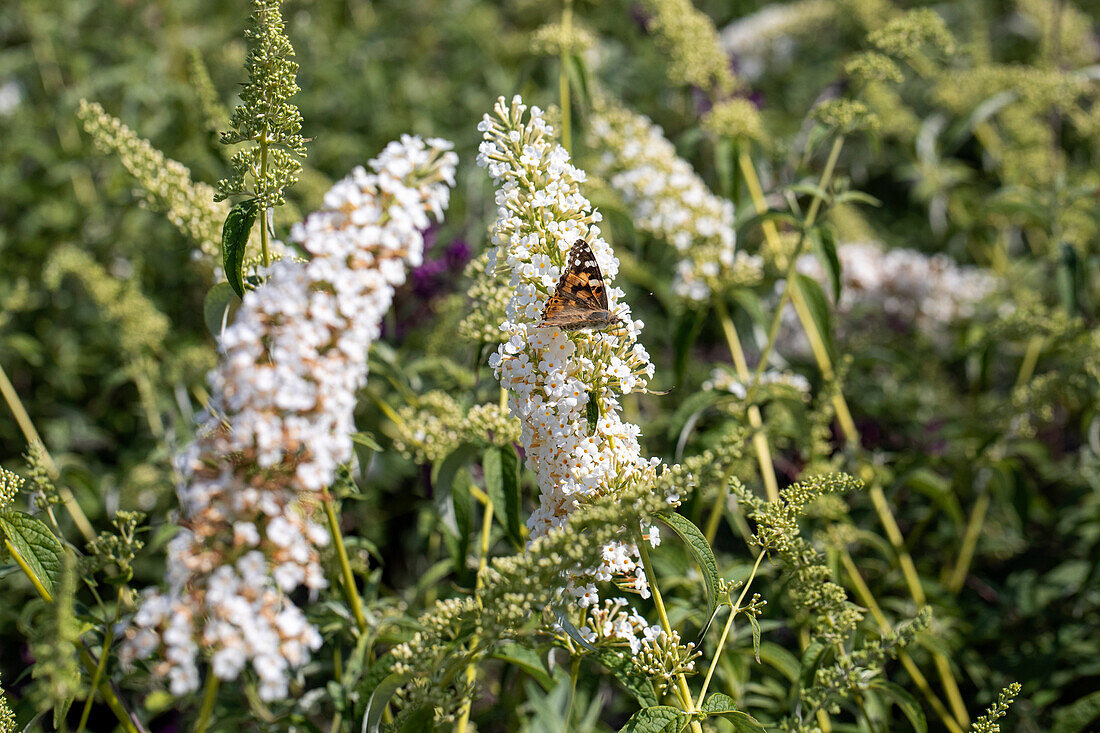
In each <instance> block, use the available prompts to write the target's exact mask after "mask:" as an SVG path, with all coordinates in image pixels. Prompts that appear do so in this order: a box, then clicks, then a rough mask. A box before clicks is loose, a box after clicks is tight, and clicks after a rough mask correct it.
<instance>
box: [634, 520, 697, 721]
mask: <svg viewBox="0 0 1100 733" xmlns="http://www.w3.org/2000/svg"><path fill="white" fill-rule="evenodd" d="M634 541H635V543H636V544H637V546H638V555H639V557H641V560H642V568H643V569H644V570H645V577H646V580H647V581H648V582H649V590H650V592H651V593H652V595H653V605H655V606H656V607H657V616H658V617H659V618H660V619H661V628H662V629H664V631H665V633H666V634H668V635H669V636H672V624H670V623H669V620H668V612H667V611H665V602H664V599H663V598H661V590H660V588H658V587H657V574H656V573H655V572H653V563H651V562H650V560H649V550H647V549H646V541H645V539H643V538H642V533H641V532H640V531H639V530H635V531H634ZM676 687H677V690H678V692H679V697H680V702H681V703H682V704H683V707H684V712H686V713H694V712H695V705H694V704H693V703H692V696H691V688H689V687H688V683H687V678H686V677H685V676H684V674H683V672H681V673H680V674H678V675H676ZM691 730H692V731H693V733H703V727H702V726H701V725H700V724H699V721H697V720H693V721H692V722H691Z"/></svg>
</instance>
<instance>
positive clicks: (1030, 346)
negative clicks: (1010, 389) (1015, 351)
mask: <svg viewBox="0 0 1100 733" xmlns="http://www.w3.org/2000/svg"><path fill="white" fill-rule="evenodd" d="M1042 352H1043V337H1042V336H1038V335H1036V336H1032V337H1031V339H1030V340H1029V341H1028V342H1027V351H1026V352H1024V360H1023V361H1022V362H1021V363H1020V372H1019V374H1017V375H1016V389H1020V388H1021V387H1023V386H1024V385H1025V384H1027V382H1028V380H1029V379H1031V375H1032V374H1034V373H1035V365H1036V364H1038V363H1039V355H1040V354H1041V353H1042Z"/></svg>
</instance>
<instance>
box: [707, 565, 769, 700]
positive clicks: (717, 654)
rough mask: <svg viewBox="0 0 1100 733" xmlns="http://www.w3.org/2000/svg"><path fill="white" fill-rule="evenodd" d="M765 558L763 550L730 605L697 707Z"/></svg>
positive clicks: (708, 685)
mask: <svg viewBox="0 0 1100 733" xmlns="http://www.w3.org/2000/svg"><path fill="white" fill-rule="evenodd" d="M763 559H764V552H763V551H761V552H760V554H759V555H757V556H756V563H755V564H754V565H753V566H752V572H751V573H749V577H748V579H747V580H745V587H744V588H742V589H741V595H739V596H738V597H737V602H736V603H734V604H733V605H732V606H730V615H729V618H727V619H726V625H725V627H724V628H723V629H722V637H721V638H720V639H719V640H718V646H717V647H716V648H715V650H714V655H713V656H712V657H711V660H710V669H708V670H707V676H706V678H705V679H704V680H703V689H701V690H699V697H698V699H697V700H696V703H695V707H697V708H701V707H703V698H704V697H706V694H707V688H708V687H710V680H711V677H713V676H714V668H715V667H717V666H718V660H719V658H721V656H722V649H723V648H724V647H725V646H726V639H727V638H728V637H729V633H730V630H731V629H732V628H733V620H734V618H736V617H737V613H738V612H739V611H740V610H741V601H743V600H745V595H746V594H747V593H748V592H749V586H750V585H752V581H753V579H754V578H755V577H756V571H757V570H759V569H760V561H761V560H763Z"/></svg>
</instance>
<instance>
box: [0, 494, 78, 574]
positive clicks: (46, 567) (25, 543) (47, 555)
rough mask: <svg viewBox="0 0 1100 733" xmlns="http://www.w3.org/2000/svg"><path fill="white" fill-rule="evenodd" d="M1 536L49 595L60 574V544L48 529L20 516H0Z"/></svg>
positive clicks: (30, 518)
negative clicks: (2, 535) (6, 539)
mask: <svg viewBox="0 0 1100 733" xmlns="http://www.w3.org/2000/svg"><path fill="white" fill-rule="evenodd" d="M0 532H3V533H4V536H5V537H7V538H8V541H9V542H11V544H12V547H14V548H15V551H16V552H18V553H19V556H20V557H22V558H23V560H24V562H26V563H27V566H28V567H30V569H31V571H32V572H33V573H34V575H35V577H36V578H37V579H38V581H39V582H40V583H42V585H43V586H45V587H46V590H49V591H52V590H53V588H54V584H55V583H56V581H57V577H58V574H60V572H61V553H62V552H64V550H63V549H62V547H61V543H60V542H59V541H58V539H57V538H56V537H54V536H53V532H51V531H50V530H49V528H48V527H47V526H46V525H44V524H42V522H40V521H39V520H38V519H35V518H34V517H32V516H31V515H29V514H25V513H23V512H11V511H8V512H0Z"/></svg>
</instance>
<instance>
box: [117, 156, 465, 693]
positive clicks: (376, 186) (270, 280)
mask: <svg viewBox="0 0 1100 733" xmlns="http://www.w3.org/2000/svg"><path fill="white" fill-rule="evenodd" d="M449 148H450V144H449V143H447V142H445V141H441V140H428V141H427V142H424V141H422V140H421V139H419V138H415V137H409V136H405V137H402V139H401V141H400V142H392V143H390V144H389V145H388V146H387V147H386V148H385V150H383V152H382V153H381V154H380V155H379V156H378V157H377V158H376V159H374V160H372V161H371V167H372V169H373V172H367V170H366V169H364V168H362V167H359V168H356V169H355V170H354V171H353V172H352V173H351V175H349V176H348V177H346V178H345V179H343V180H342V181H340V182H338V183H337V184H336V185H335V186H333V187H332V189H331V190H330V191H329V192H328V193H327V194H326V195H325V199H324V208H323V210H321V211H319V212H317V213H314V214H313V215H311V216H309V217H308V218H307V219H306V220H305V221H304V222H302V223H300V224H297V225H295V226H294V228H293V229H292V232H291V238H292V239H293V241H294V242H295V243H296V244H297V245H298V246H299V247H301V248H302V249H303V250H305V251H306V252H308V253H309V254H310V255H311V259H309V260H308V261H305V262H302V261H297V260H293V259H283V260H278V261H276V262H275V263H274V264H273V265H272V266H271V268H270V269H268V270H267V272H266V275H267V280H266V282H265V283H263V284H262V285H261V286H259V287H258V288H256V289H255V290H252V291H249V292H247V293H246V294H245V297H244V300H243V302H242V304H241V307H240V310H239V311H238V314H237V316H236V318H235V320H234V322H233V323H232V325H230V326H229V327H228V328H226V329H225V330H224V332H223V333H222V336H221V339H220V343H219V347H220V349H221V352H222V359H221V361H220V363H219V364H218V366H217V368H216V369H215V370H214V371H213V372H211V374H210V387H211V393H212V395H213V399H212V409H211V411H210V412H209V413H208V414H207V415H206V416H205V418H204V420H203V424H202V425H201V426H200V429H199V433H198V437H197V438H196V439H195V440H194V442H193V443H191V445H190V446H188V447H187V448H186V449H185V450H184V451H183V452H182V454H181V455H179V456H178V458H177V463H178V470H179V472H180V474H181V476H182V481H181V483H180V485H179V490H178V492H179V500H180V511H181V514H182V520H181V522H180V524H181V525H182V529H181V531H180V533H179V534H178V535H176V537H174V538H173V540H172V541H171V543H170V545H169V549H168V572H167V577H166V579H165V580H166V583H167V588H166V589H163V590H157V589H151V590H148V591H146V592H145V594H144V597H143V599H142V602H141V604H140V607H139V609H138V611H137V613H136V615H135V616H134V619H133V624H132V626H131V627H130V628H129V629H128V631H127V637H126V640H125V643H124V645H123V649H122V657H123V659H124V661H128V662H133V661H134V660H136V659H145V658H148V657H152V656H154V655H156V659H157V661H156V662H155V664H154V666H153V671H154V672H155V673H156V674H158V675H160V676H162V677H165V678H167V679H168V681H169V683H170V689H171V691H172V693H173V694H175V695H183V694H186V693H188V692H191V691H193V690H194V689H196V688H197V687H198V684H199V674H198V656H199V653H200V650H201V651H202V652H203V653H205V654H209V655H210V662H211V668H212V671H213V673H214V674H215V675H217V677H219V678H221V679H223V680H231V679H235V678H236V677H237V676H238V675H239V674H240V673H241V671H242V670H243V669H244V667H245V665H246V664H248V663H251V665H252V669H253V670H254V671H255V673H256V674H257V676H258V677H259V680H260V684H259V694H260V696H261V697H262V698H263V699H265V700H272V699H278V698H282V697H285V696H286V694H287V689H288V683H289V678H290V675H291V673H292V671H293V670H294V669H295V668H298V667H301V665H303V664H304V663H306V662H307V661H308V660H309V658H310V654H311V652H312V651H314V650H316V649H317V648H318V647H319V646H320V644H321V637H320V635H319V634H318V632H317V630H316V629H314V628H313V627H312V626H311V625H310V624H309V622H308V621H307V620H306V618H305V616H304V614H303V613H302V611H301V610H300V609H299V608H298V607H297V606H296V605H295V604H294V602H293V601H291V599H290V598H289V597H288V594H289V593H290V592H291V591H293V590H295V589H296V588H299V587H301V586H304V587H305V588H306V589H308V591H309V592H310V593H311V594H312V593H316V592H317V591H318V590H320V589H321V588H323V587H325V585H326V581H325V578H324V575H323V573H322V570H321V566H320V564H319V550H318V548H320V547H322V546H324V545H325V544H326V543H327V541H328V534H327V532H326V531H325V530H324V529H323V528H322V527H321V526H320V525H319V524H318V523H316V522H314V521H313V519H312V514H313V513H314V510H315V508H316V501H315V498H316V496H317V495H318V492H321V491H323V490H324V489H325V488H326V487H327V486H328V485H329V484H331V483H332V481H333V479H334V477H335V475H336V471H337V468H338V467H339V466H340V465H341V464H344V463H346V462H348V461H350V460H351V459H352V440H351V434H352V433H353V432H354V424H353V414H352V412H353V408H354V407H355V394H356V390H357V389H359V388H360V387H362V386H363V384H364V383H365V381H366V376H367V362H366V354H367V349H368V348H369V347H370V345H371V343H372V342H373V341H374V340H375V339H376V338H377V337H378V335H379V332H380V322H381V320H382V317H383V315H384V314H385V312H386V311H387V310H388V309H389V306H390V302H391V300H392V298H393V293H394V288H396V287H397V286H399V285H400V284H401V283H402V282H404V280H405V276H406V275H405V273H406V270H407V268H408V267H409V266H415V265H416V264H418V263H419V262H420V260H421V255H422V249H423V236H422V231H423V230H424V229H426V228H427V227H428V226H429V224H430V215H434V216H435V218H437V219H439V218H441V217H442V214H443V209H444V208H445V207H446V206H447V203H448V199H449V189H448V186H449V185H451V186H453V185H454V172H455V164H456V162H457V157H456V156H455V154H454V153H452V152H449Z"/></svg>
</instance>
